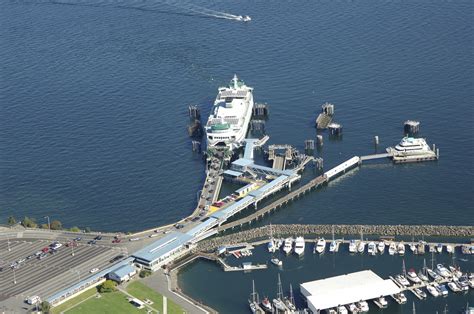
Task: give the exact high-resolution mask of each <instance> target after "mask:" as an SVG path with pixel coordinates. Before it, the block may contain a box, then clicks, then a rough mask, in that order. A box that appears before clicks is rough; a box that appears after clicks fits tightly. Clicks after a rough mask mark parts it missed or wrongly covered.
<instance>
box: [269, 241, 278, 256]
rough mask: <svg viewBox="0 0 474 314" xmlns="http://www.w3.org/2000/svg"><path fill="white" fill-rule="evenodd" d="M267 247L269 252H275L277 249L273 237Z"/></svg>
mask: <svg viewBox="0 0 474 314" xmlns="http://www.w3.org/2000/svg"><path fill="white" fill-rule="evenodd" d="M267 249H268V252H269V253H275V251H276V250H277V246H276V244H275V241H274V240H273V238H272V239H270V241H269V242H268V245H267Z"/></svg>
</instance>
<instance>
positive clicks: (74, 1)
mask: <svg viewBox="0 0 474 314" xmlns="http://www.w3.org/2000/svg"><path fill="white" fill-rule="evenodd" d="M19 2H21V3H32V4H62V5H76V6H91V7H113V8H120V9H135V10H142V11H154V12H161V13H170V14H179V15H185V16H200V17H207V18H216V19H225V20H234V21H240V22H249V21H251V18H250V16H248V15H235V14H230V13H226V12H222V11H216V10H212V9H208V8H205V7H202V6H199V5H197V4H194V3H192V2H190V1H178V0H126V1H123V0H24V1H22V0H20V1H19ZM169 9H171V11H170V10H169Z"/></svg>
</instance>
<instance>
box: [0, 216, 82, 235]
mask: <svg viewBox="0 0 474 314" xmlns="http://www.w3.org/2000/svg"><path fill="white" fill-rule="evenodd" d="M18 223H19V224H20V225H22V226H23V227H25V228H41V229H51V230H67V231H72V232H82V230H81V229H80V228H79V227H77V226H74V227H71V228H64V227H63V224H62V223H61V221H59V220H57V219H55V220H51V222H50V223H49V224H47V223H43V224H40V223H38V222H37V221H36V219H35V218H32V217H27V216H25V217H23V219H22V220H21V221H19V222H17V220H16V218H15V217H14V216H9V217H8V218H7V224H8V225H9V226H14V225H16V224H18ZM84 231H85V232H90V231H91V230H90V228H89V227H86V228H85V229H84Z"/></svg>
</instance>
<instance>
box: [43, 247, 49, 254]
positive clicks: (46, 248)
mask: <svg viewBox="0 0 474 314" xmlns="http://www.w3.org/2000/svg"><path fill="white" fill-rule="evenodd" d="M41 252H43V253H48V252H49V247H44V248H43V249H42V250H41Z"/></svg>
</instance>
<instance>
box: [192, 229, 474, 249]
mask: <svg viewBox="0 0 474 314" xmlns="http://www.w3.org/2000/svg"><path fill="white" fill-rule="evenodd" d="M333 227H334V233H335V234H336V235H356V234H357V235H358V234H360V232H361V231H362V232H363V234H364V236H365V235H378V236H416V237H421V236H441V237H462V238H467V239H469V238H472V237H474V226H437V225H296V224H295V225H271V228H272V232H273V236H274V237H283V236H288V235H291V236H294V235H315V236H316V235H330V234H331V233H332V228H333ZM269 235H270V226H268V225H267V226H263V227H258V228H253V229H249V230H244V231H240V232H235V233H232V234H228V235H224V236H217V237H214V238H211V239H208V240H205V241H201V242H199V243H198V245H197V247H196V250H201V251H206V250H210V249H214V248H216V247H218V246H220V245H224V244H237V243H242V242H246V241H250V240H254V239H260V238H268V237H269Z"/></svg>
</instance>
